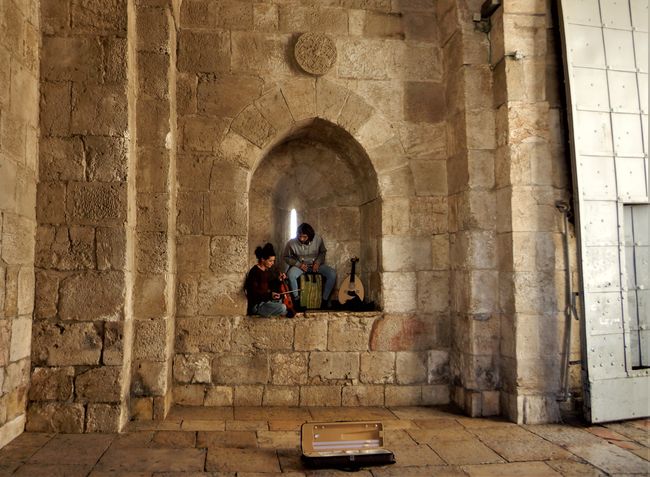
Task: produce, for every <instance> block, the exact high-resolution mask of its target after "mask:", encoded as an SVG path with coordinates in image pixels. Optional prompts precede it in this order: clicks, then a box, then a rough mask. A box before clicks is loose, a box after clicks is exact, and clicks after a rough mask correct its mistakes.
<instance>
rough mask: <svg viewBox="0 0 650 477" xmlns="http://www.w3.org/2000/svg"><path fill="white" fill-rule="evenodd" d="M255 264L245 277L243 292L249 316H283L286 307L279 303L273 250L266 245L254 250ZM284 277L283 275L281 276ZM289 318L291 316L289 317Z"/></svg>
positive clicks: (270, 246) (278, 279)
mask: <svg viewBox="0 0 650 477" xmlns="http://www.w3.org/2000/svg"><path fill="white" fill-rule="evenodd" d="M255 257H257V263H256V264H255V265H254V266H253V268H251V269H250V271H249V272H248V275H246V282H245V284H244V291H245V292H246V298H247V299H248V311H247V313H248V314H249V315H262V316H285V315H287V307H286V306H285V305H284V303H282V302H281V301H280V294H279V293H278V289H279V286H280V280H281V278H282V276H281V277H278V275H277V269H276V268H274V267H273V265H274V264H275V250H274V249H273V245H271V244H270V243H267V244H265V245H264V247H257V248H256V249H255ZM282 275H284V274H282ZM289 318H291V316H289Z"/></svg>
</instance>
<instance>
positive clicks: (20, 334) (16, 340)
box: [9, 284, 33, 361]
mask: <svg viewBox="0 0 650 477" xmlns="http://www.w3.org/2000/svg"><path fill="white" fill-rule="evenodd" d="M31 290H33V284H32V289H31ZM31 290H29V291H28V290H23V291H22V292H23V293H22V294H28V293H32V292H31ZM18 291H19V293H18V296H19V297H20V296H21V293H20V291H21V290H20V288H19V290H18ZM30 312H31V310H30ZM31 338H32V320H31V317H30V318H21V317H17V318H14V319H13V320H12V322H11V344H10V347H9V360H10V361H19V360H21V359H23V358H27V357H29V354H30V346H31V341H32V340H31Z"/></svg>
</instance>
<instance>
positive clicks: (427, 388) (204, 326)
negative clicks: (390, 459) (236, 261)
mask: <svg viewBox="0 0 650 477" xmlns="http://www.w3.org/2000/svg"><path fill="white" fill-rule="evenodd" d="M437 336H439V333H438V330H437V329H435V328H434V326H433V325H432V324H431V322H430V321H428V320H426V319H418V318H415V317H413V316H410V315H399V314H382V313H308V314H307V315H306V316H305V317H302V315H301V317H297V318H295V319H292V320H288V319H284V318H268V319H251V318H249V317H246V316H206V317H187V318H179V319H178V322H177V329H176V352H177V355H176V356H175V358H174V380H175V387H174V399H175V402H177V403H179V404H184V405H193V406H201V405H205V406H230V405H235V406H341V405H343V406H384V405H385V406H410V405H429V404H432V405H433V404H446V403H447V402H448V401H449V387H448V384H447V379H448V374H449V369H448V364H449V363H448V357H447V353H446V352H443V351H432V350H435V349H438V348H439V347H440V345H441V343H440V339H439V338H437Z"/></svg>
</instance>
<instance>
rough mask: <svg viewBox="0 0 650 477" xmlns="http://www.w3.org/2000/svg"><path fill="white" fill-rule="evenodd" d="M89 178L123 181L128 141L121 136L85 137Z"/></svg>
mask: <svg viewBox="0 0 650 477" xmlns="http://www.w3.org/2000/svg"><path fill="white" fill-rule="evenodd" d="M84 153H85V158H86V167H87V169H86V173H87V176H88V180H90V181H98V182H123V181H125V180H126V170H127V141H126V140H125V139H124V138H120V137H99V136H86V137H85V138H84Z"/></svg>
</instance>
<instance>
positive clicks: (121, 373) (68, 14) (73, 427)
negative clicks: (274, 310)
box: [5, 0, 135, 432]
mask: <svg viewBox="0 0 650 477" xmlns="http://www.w3.org/2000/svg"><path fill="white" fill-rule="evenodd" d="M5 3H6V2H5ZM39 3H40V8H41V11H40V13H41V19H42V25H43V28H42V33H43V35H42V52H41V57H40V60H41V62H40V88H41V91H40V92H41V95H40V123H39V124H40V143H39V149H40V160H39V183H38V191H37V204H36V217H37V221H38V228H37V233H36V258H35V260H36V285H35V290H36V291H35V295H36V305H35V310H34V326H33V341H32V385H31V388H30V391H29V400H30V404H29V408H28V420H27V429H29V430H33V431H47V432H52V431H58V432H115V431H117V430H119V429H120V428H121V426H122V424H123V423H124V422H125V421H126V419H127V418H128V412H127V408H126V404H127V397H128V383H129V381H130V379H129V376H130V359H131V357H130V353H131V342H132V327H131V324H132V312H131V309H130V303H131V300H130V295H131V289H132V270H133V264H132V262H133V259H132V257H133V252H132V248H133V245H132V242H133V241H132V237H133V226H134V220H135V216H134V213H133V210H132V209H131V210H130V209H129V207H128V204H129V203H133V193H134V191H133V189H132V188H130V187H129V178H130V177H132V174H133V169H134V165H133V154H132V150H131V148H132V143H131V142H130V141H129V138H130V137H133V135H134V130H133V131H130V130H129V124H130V121H129V115H128V113H129V103H130V100H129V96H130V95H129V90H128V86H129V85H128V76H129V74H128V68H129V58H130V57H131V58H132V55H129V53H128V51H129V45H128V43H129V41H128V39H129V37H131V38H132V35H127V32H128V29H129V25H128V18H129V15H128V5H127V2H126V0H124V1H122V0H120V1H115V2H109V3H106V2H101V1H83V2H78V1H68V0H63V1H60V0H44V1H41V2H39ZM131 17H132V16H131ZM131 96H132V94H131ZM131 109H132V108H131Z"/></svg>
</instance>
